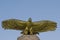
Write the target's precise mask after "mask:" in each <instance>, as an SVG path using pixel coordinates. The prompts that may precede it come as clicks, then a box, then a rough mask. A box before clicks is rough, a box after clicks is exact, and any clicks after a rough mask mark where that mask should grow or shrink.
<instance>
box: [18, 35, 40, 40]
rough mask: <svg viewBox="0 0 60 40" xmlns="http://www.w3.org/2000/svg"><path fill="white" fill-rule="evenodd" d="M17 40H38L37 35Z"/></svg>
mask: <svg viewBox="0 0 60 40" xmlns="http://www.w3.org/2000/svg"><path fill="white" fill-rule="evenodd" d="M17 40H40V39H39V37H38V36H37V35H22V36H20V37H18V38H17Z"/></svg>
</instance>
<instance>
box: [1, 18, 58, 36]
mask: <svg viewBox="0 0 60 40" xmlns="http://www.w3.org/2000/svg"><path fill="white" fill-rule="evenodd" d="M2 28H4V29H13V30H21V31H22V32H21V33H22V34H24V35H34V34H39V32H47V31H54V30H56V28H57V23H56V22H53V21H50V20H41V21H35V22H32V19H31V18H29V19H28V21H23V20H18V19H9V20H4V21H2Z"/></svg>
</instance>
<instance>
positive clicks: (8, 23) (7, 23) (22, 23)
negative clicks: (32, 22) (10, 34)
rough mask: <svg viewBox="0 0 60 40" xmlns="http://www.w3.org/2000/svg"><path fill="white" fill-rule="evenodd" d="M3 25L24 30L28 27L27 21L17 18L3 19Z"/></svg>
mask: <svg viewBox="0 0 60 40" xmlns="http://www.w3.org/2000/svg"><path fill="white" fill-rule="evenodd" d="M2 27H3V28H4V29H15V30H23V29H24V28H25V27H26V21H22V20H17V19H9V20H4V21H2Z"/></svg>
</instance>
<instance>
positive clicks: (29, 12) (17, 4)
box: [0, 0, 60, 40]
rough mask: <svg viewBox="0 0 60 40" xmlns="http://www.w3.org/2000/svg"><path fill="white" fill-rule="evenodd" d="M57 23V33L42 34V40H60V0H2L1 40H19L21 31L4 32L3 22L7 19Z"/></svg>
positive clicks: (40, 36) (0, 0) (0, 6)
mask: <svg viewBox="0 0 60 40" xmlns="http://www.w3.org/2000/svg"><path fill="white" fill-rule="evenodd" d="M29 17H31V18H32V19H33V21H40V20H52V21H55V22H57V29H56V31H52V32H50V31H49V32H44V33H40V35H39V38H40V39H41V40H60V0H0V40H17V37H18V36H21V34H20V32H21V31H16V30H4V29H3V28H2V26H1V22H2V21H3V20H6V19H11V18H15V19H21V20H27V19H28V18H29Z"/></svg>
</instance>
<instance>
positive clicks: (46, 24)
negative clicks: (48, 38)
mask: <svg viewBox="0 0 60 40" xmlns="http://www.w3.org/2000/svg"><path fill="white" fill-rule="evenodd" d="M56 26H57V23H56V22H53V21H49V20H43V21H37V22H33V27H32V28H33V32H34V31H35V32H46V31H53V30H55V29H56Z"/></svg>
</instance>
